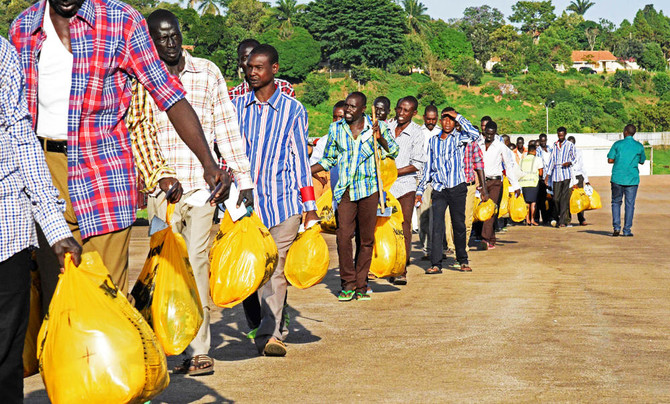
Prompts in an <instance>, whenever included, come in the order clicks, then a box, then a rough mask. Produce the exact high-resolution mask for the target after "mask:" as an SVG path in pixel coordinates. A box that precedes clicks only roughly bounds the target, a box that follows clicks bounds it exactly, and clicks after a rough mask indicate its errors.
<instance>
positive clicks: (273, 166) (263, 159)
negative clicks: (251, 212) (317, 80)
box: [233, 45, 319, 356]
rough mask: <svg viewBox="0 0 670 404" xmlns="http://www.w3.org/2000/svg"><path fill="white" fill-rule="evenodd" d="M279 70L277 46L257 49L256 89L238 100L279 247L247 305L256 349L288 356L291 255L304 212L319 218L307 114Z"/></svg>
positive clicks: (258, 195)
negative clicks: (287, 268)
mask: <svg viewBox="0 0 670 404" xmlns="http://www.w3.org/2000/svg"><path fill="white" fill-rule="evenodd" d="M278 71H279V55H278V54H277V50H276V49H275V48H273V47H272V46H270V45H259V46H257V47H255V48H254V49H253V50H252V51H251V53H250V54H249V59H248V61H247V71H246V75H247V77H248V79H249V85H250V86H251V88H252V91H251V92H249V93H247V94H245V95H243V96H241V97H238V98H236V99H235V100H234V101H233V104H234V105H235V108H236V110H237V117H238V123H239V127H240V131H241V132H242V137H243V138H244V140H245V141H246V150H247V156H248V157H249V161H250V163H251V172H252V173H253V174H252V179H253V181H254V183H255V185H256V187H255V193H254V200H255V211H256V213H257V214H258V216H259V218H260V219H261V221H262V222H263V224H264V225H265V226H267V228H268V229H269V230H270V234H271V235H272V238H273V239H274V241H275V243H276V244H277V250H278V251H279V262H278V264H277V268H276V269H275V271H274V273H273V274H272V277H271V278H270V281H269V282H268V283H266V284H265V285H264V286H263V287H262V288H260V289H259V290H258V291H257V292H256V294H254V295H251V296H250V297H248V298H247V300H248V301H249V302H248V303H246V304H245V305H244V308H245V312H246V315H247V318H248V321H249V323H251V324H250V325H251V326H252V329H254V327H253V326H254V325H256V326H257V330H256V335H255V338H254V342H255V344H256V348H257V349H258V352H259V354H261V355H263V354H264V355H266V356H284V355H286V346H285V345H284V342H283V340H284V338H285V337H286V335H288V329H286V327H285V322H284V315H285V302H286V298H287V294H286V290H287V286H288V283H287V281H286V277H285V276H284V263H285V262H286V253H287V252H288V249H289V247H290V246H291V244H293V240H295V238H296V236H297V234H298V228H299V227H300V222H301V220H302V214H303V212H306V216H305V224H306V225H307V226H309V225H310V224H312V223H314V222H316V221H318V219H319V218H318V216H317V214H316V202H315V200H314V188H313V187H312V176H311V175H310V167H309V157H308V155H307V136H308V133H307V128H308V125H307V112H306V111H305V108H304V107H303V106H302V104H300V102H298V100H296V99H295V98H293V97H290V96H288V95H287V94H285V93H284V92H282V91H281V90H280V89H278V88H277V87H276V86H275V74H277V72H278ZM254 300H255V301H256V302H258V303H260V310H259V311H255V310H256V309H254V305H253V304H250V303H253V302H254ZM256 307H257V306H256Z"/></svg>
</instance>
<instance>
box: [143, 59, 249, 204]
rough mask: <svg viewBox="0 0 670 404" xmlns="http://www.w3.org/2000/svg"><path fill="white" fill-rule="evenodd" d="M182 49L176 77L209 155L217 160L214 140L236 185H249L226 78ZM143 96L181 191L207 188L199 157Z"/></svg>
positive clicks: (247, 168)
mask: <svg viewBox="0 0 670 404" xmlns="http://www.w3.org/2000/svg"><path fill="white" fill-rule="evenodd" d="M183 52H184V57H185V59H186V63H185V64H184V70H183V71H182V72H181V73H179V80H180V81H181V83H182V85H183V86H184V89H185V90H186V99H187V100H188V102H189V103H190V104H191V106H192V107H193V110H195V113H196V114H197V115H198V119H199V120H200V124H201V125H202V130H203V132H204V134H205V140H206V141H207V144H208V146H209V150H210V152H211V153H212V157H213V158H214V159H216V156H215V154H214V142H215V141H216V144H217V146H218V148H219V151H220V152H221V156H222V157H223V158H224V159H225V161H226V164H227V166H228V168H230V169H231V170H232V172H233V174H234V175H235V181H236V182H237V186H238V188H240V189H249V188H252V187H253V182H252V180H251V176H250V174H249V171H250V167H249V160H248V159H247V154H246V146H245V144H244V141H243V140H242V137H241V136H240V129H239V127H238V123H237V115H236V114H235V108H234V107H233V104H232V103H231V102H230V99H229V98H228V89H227V87H226V80H225V79H224V78H223V75H222V74H221V71H220V70H219V68H218V67H217V66H216V65H215V64H214V63H212V62H210V61H209V60H207V59H202V58H195V57H193V56H191V55H190V54H189V53H188V52H187V51H183ZM140 91H142V89H140ZM144 98H146V99H148V102H149V103H150V104H151V106H152V108H153V115H154V123H155V125H156V131H157V132H158V143H159V144H160V149H161V153H162V154H163V156H165V160H166V161H167V164H168V165H169V166H170V167H173V168H174V169H176V171H177V179H178V180H179V182H180V183H181V184H182V186H183V187H184V192H185V193H186V192H190V191H193V190H197V189H209V186H208V185H207V183H206V182H205V179H204V177H203V174H204V171H203V168H202V164H200V160H198V157H196V155H195V154H194V153H193V152H192V151H191V149H189V148H188V146H186V143H184V141H183V140H181V137H180V136H179V134H178V133H177V131H176V130H175V129H174V126H172V123H171V122H170V119H169V118H168V116H167V113H165V112H162V111H161V110H160V109H159V108H158V106H157V105H156V104H155V103H154V102H153V100H151V99H150V97H147V96H146V95H145V96H144Z"/></svg>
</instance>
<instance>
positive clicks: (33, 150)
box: [0, 37, 81, 404]
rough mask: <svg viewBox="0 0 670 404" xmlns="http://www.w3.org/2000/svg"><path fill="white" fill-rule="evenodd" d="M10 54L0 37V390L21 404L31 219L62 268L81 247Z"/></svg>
mask: <svg viewBox="0 0 670 404" xmlns="http://www.w3.org/2000/svg"><path fill="white" fill-rule="evenodd" d="M23 89H24V78H23V70H22V68H21V64H20V63H19V58H18V55H17V53H16V50H15V49H14V48H13V47H12V45H11V44H10V43H9V42H7V40H6V39H5V38H2V37H0V139H2V142H0V156H2V158H1V159H0V189H1V190H2V192H1V193H0V206H2V209H0V307H2V314H0V335H1V336H2V338H0V392H2V399H3V402H4V403H10V404H13V403H22V402H23V357H22V354H23V342H24V339H25V335H26V329H27V328H28V315H29V312H30V268H31V267H32V266H33V265H34V263H33V261H32V259H31V251H30V250H31V248H32V247H36V246H37V237H36V235H35V221H37V222H38V223H39V225H40V226H41V227H42V229H43V231H44V235H45V237H46V240H47V242H48V244H49V246H50V248H51V249H52V250H53V253H54V254H55V255H56V256H57V258H58V261H57V263H56V265H58V266H59V267H60V268H62V267H63V261H64V259H65V254H66V253H70V254H72V259H73V261H74V263H75V265H79V260H80V254H81V246H79V244H78V243H77V242H76V241H75V239H74V238H73V237H72V233H71V232H70V229H69V228H68V226H67V223H65V219H64V218H63V212H64V211H65V201H63V200H62V199H58V190H57V189H56V188H55V187H54V186H53V184H52V183H51V178H50V176H49V170H48V169H47V165H46V163H45V161H44V153H43V152H42V150H41V147H40V143H39V141H38V140H37V138H36V137H35V133H34V132H33V130H32V127H31V125H32V122H31V120H30V114H29V113H28V108H27V106H26V98H25V94H24V92H23Z"/></svg>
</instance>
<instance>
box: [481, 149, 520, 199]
mask: <svg viewBox="0 0 670 404" xmlns="http://www.w3.org/2000/svg"><path fill="white" fill-rule="evenodd" d="M479 147H480V148H481V149H482V153H483V155H484V173H485V174H486V177H487V178H488V177H502V175H503V163H505V167H508V168H507V169H506V170H505V173H506V174H507V178H508V179H509V183H510V190H509V191H510V192H514V191H516V190H517V189H520V187H519V182H518V181H517V176H516V174H515V172H514V167H515V163H514V157H512V151H511V150H510V149H509V148H508V147H507V146H505V143H503V142H501V141H499V140H494V141H493V142H492V143H491V144H490V145H489V148H488V149H486V141H485V139H484V137H483V136H481V137H480V138H479Z"/></svg>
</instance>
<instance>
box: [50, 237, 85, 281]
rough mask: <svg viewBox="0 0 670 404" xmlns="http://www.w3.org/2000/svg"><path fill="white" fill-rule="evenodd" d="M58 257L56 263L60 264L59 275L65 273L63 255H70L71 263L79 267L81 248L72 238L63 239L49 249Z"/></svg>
mask: <svg viewBox="0 0 670 404" xmlns="http://www.w3.org/2000/svg"><path fill="white" fill-rule="evenodd" d="M51 248H52V249H53V250H54V253H56V256H57V257H58V262H60V271H61V273H63V272H65V254H66V253H70V254H71V255H72V262H73V263H74V265H76V266H79V264H81V246H80V245H79V243H77V240H75V239H74V238H73V237H68V238H64V239H62V240H58V241H56V243H55V244H54V245H53V246H52V247H51Z"/></svg>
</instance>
